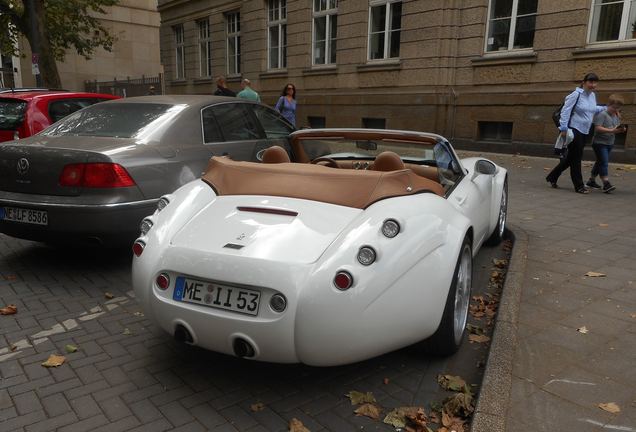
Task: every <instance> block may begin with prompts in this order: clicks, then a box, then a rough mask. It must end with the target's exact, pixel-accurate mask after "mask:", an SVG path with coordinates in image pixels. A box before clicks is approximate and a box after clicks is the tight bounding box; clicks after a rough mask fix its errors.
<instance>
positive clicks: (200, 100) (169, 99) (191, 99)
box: [107, 95, 257, 107]
mask: <svg viewBox="0 0 636 432" xmlns="http://www.w3.org/2000/svg"><path fill="white" fill-rule="evenodd" d="M222 102H239V103H256V104H257V102H252V101H249V100H247V99H239V98H235V97H226V96H214V95H154V96H135V97H127V98H125V99H118V100H113V101H108V102H107V103H109V104H112V103H158V104H169V105H187V106H193V107H194V106H199V107H204V106H207V105H212V104H215V103H222Z"/></svg>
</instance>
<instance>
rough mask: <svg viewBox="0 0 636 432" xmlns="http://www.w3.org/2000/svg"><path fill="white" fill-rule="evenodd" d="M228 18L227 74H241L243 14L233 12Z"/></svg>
mask: <svg viewBox="0 0 636 432" xmlns="http://www.w3.org/2000/svg"><path fill="white" fill-rule="evenodd" d="M226 18H227V74H228V75H238V74H240V73H241V14H240V13H239V12H232V13H229V14H227V15H226Z"/></svg>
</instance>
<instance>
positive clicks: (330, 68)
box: [302, 65, 338, 75]
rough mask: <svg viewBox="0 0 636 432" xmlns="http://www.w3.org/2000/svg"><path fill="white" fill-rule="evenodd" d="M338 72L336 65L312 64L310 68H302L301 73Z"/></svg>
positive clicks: (325, 73)
mask: <svg viewBox="0 0 636 432" xmlns="http://www.w3.org/2000/svg"><path fill="white" fill-rule="evenodd" d="M337 72H338V69H337V67H336V65H327V66H314V67H312V68H311V69H303V71H302V73H303V75H332V74H335V73H337Z"/></svg>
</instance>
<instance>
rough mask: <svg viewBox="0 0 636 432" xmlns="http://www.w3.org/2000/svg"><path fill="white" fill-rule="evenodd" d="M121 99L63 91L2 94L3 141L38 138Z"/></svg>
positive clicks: (0, 138) (0, 131)
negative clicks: (99, 104)
mask: <svg viewBox="0 0 636 432" xmlns="http://www.w3.org/2000/svg"><path fill="white" fill-rule="evenodd" d="M110 99H119V96H113V95H110V94H100V93H79V92H68V91H60V90H27V91H21V90H15V91H5V92H1V93H0V142H2V141H9V140H14V139H20V138H25V137H28V136H31V135H35V134H36V133H38V132H40V131H41V130H43V129H45V128H47V127H48V126H49V125H51V124H53V123H55V122H56V121H58V120H60V119H61V118H64V117H66V116H67V115H69V114H71V113H73V112H75V111H77V110H79V109H82V108H84V107H87V106H89V105H93V104H95V103H97V102H103V101H106V100H110Z"/></svg>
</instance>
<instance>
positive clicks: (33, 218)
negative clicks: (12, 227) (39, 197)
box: [0, 207, 49, 225]
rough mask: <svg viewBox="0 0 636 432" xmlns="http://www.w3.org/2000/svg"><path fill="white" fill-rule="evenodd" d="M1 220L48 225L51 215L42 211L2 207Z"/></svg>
mask: <svg viewBox="0 0 636 432" xmlns="http://www.w3.org/2000/svg"><path fill="white" fill-rule="evenodd" d="M0 220H6V221H12V222H20V223H27V224H34V225H48V224H49V215H48V213H47V212H46V211H42V210H31V209H24V208H18V207H0Z"/></svg>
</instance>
